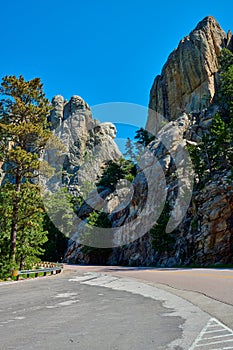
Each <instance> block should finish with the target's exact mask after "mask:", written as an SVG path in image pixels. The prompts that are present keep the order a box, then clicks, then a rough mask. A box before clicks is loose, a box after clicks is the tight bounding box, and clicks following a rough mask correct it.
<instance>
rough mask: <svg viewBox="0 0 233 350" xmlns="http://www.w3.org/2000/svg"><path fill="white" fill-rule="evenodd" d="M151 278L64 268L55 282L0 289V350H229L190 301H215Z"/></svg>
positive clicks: (137, 272) (134, 272)
mask: <svg viewBox="0 0 233 350" xmlns="http://www.w3.org/2000/svg"><path fill="white" fill-rule="evenodd" d="M170 271H171V272H172V271H173V270H170ZM174 271H175V270H174ZM177 271H178V270H177ZM157 272H158V271H157V270H156V269H136V268H132V269H131V268H121V267H114V268H113V267H106V266H105V267H97V266H94V267H93V266H85V267H84V266H70V265H65V269H64V272H63V273H62V274H60V275H57V276H49V277H42V278H38V279H31V280H26V281H19V282H13V283H11V282H10V283H0V315H1V317H0V339H1V343H0V349H1V350H32V349H33V350H34V349H35V350H44V349H49V350H55V349H56V350H66V349H72V350H76V349H78V350H87V349H88V350H89V349H90V350H92V349H95V350H131V349H132V350H141V349H145V350H155V349H156V350H157V349H158V350H213V349H218V350H219V349H229V348H233V331H232V328H230V327H227V326H226V322H225V324H224V323H222V322H221V320H220V319H218V318H216V317H214V312H212V313H211V312H205V310H204V308H202V307H201V308H200V307H199V306H198V300H197V299H198V298H201V297H204V298H207V299H208V300H210V301H211V302H215V303H216V302H217V301H215V300H214V299H211V298H210V297H205V296H203V295H202V294H200V293H199V292H198V293H197V292H192V291H184V290H182V289H178V288H175V287H174V286H173V287H169V286H167V285H166V284H162V283H161V282H163V283H164V282H167V281H164V280H161V279H160V282H159V283H158V282H156V278H155V277H156V276H157V274H158V273H157ZM166 272H167V271H164V273H166ZM224 273H225V272H224ZM229 273H230V272H229ZM158 275H159V276H163V274H162V271H161V270H160V273H159V274H158ZM176 275H177V276H180V274H176ZM166 276H169V275H168V274H167V275H166ZM174 276H175V274H174ZM174 276H173V278H174V279H175V277H174ZM219 276H220V275H219ZM224 276H229V275H227V274H224ZM196 277H197V276H196ZM202 277H203V276H202ZM206 277H207V276H206ZM160 278H164V277H160ZM211 278H214V277H213V276H211ZM229 279H230V278H229ZM168 282H169V281H168ZM172 283H174V284H176V283H178V281H177V280H173V282H172ZM183 283H185V282H184V281H183ZM190 288H191V287H190ZM182 293H184V294H183V295H182ZM179 294H180V295H179ZM187 295H188V297H187ZM191 297H192V298H191ZM189 298H191V299H192V300H190V301H191V302H189V301H188V299H189ZM195 298H196V299H195ZM185 299H186V300H185ZM218 303H219V304H221V305H227V307H229V308H232V306H231V305H229V304H224V303H222V302H219V301H218ZM206 304H208V305H209V307H210V306H211V305H212V304H211V303H207V302H206ZM222 311H223V309H222ZM218 312H220V309H219V310H218Z"/></svg>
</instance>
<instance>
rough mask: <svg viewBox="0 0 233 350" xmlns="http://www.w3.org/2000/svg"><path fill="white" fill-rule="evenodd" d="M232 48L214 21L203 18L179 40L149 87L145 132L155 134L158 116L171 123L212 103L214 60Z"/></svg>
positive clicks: (216, 76) (214, 81)
mask: <svg viewBox="0 0 233 350" xmlns="http://www.w3.org/2000/svg"><path fill="white" fill-rule="evenodd" d="M231 46H232V34H231V32H228V34H226V33H225V32H224V31H223V30H222V29H221V27H220V25H219V24H218V23H217V21H216V20H215V19H214V17H210V16H209V17H206V18H204V19H203V20H202V21H201V22H200V23H199V24H198V25H197V27H196V28H195V29H194V30H193V31H192V32H191V33H190V34H189V35H188V36H186V37H185V38H184V39H182V40H181V41H180V43H179V45H178V48H177V49H175V50H174V51H173V52H172V53H171V54H170V56H169V57H168V60H167V62H166V64H165V65H164V67H163V69H162V73H161V75H158V76H157V77H156V78H155V80H154V83H153V86H152V88H151V92H150V103H149V108H150V112H149V117H148V121H147V130H150V131H152V132H157V126H156V123H157V121H158V119H159V115H161V116H163V117H164V118H166V119H167V120H174V119H176V118H177V117H178V116H180V115H181V114H182V113H183V112H186V113H190V112H200V111H202V110H203V109H204V108H206V107H208V106H209V105H210V104H211V103H212V102H213V100H214V97H215V94H216V91H217V88H218V74H217V72H218V56H219V53H220V51H221V49H222V48H226V47H229V48H230V47H231Z"/></svg>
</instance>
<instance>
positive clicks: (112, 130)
mask: <svg viewBox="0 0 233 350" xmlns="http://www.w3.org/2000/svg"><path fill="white" fill-rule="evenodd" d="M100 126H101V127H102V128H103V129H104V131H105V134H107V135H109V136H110V137H111V138H112V139H115V138H116V133H117V129H116V127H115V125H114V124H112V123H102V124H100Z"/></svg>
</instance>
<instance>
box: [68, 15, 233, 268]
mask: <svg viewBox="0 0 233 350" xmlns="http://www.w3.org/2000/svg"><path fill="white" fill-rule="evenodd" d="M232 43H233V40H232V35H231V33H230V32H229V33H228V34H226V33H225V32H224V31H223V30H222V29H221V28H220V26H219V24H218V23H217V22H216V20H215V19H214V18H213V17H206V18H205V19H204V20H203V21H201V22H200V23H199V24H198V25H197V27H196V28H195V29H194V30H193V31H192V32H191V33H190V35H189V36H187V37H185V38H184V39H183V40H182V41H181V42H180V44H179V46H178V48H177V49H176V50H174V51H173V52H172V53H171V55H170V56H169V58H168V60H167V62H166V64H165V66H164V68H163V70H162V73H161V75H160V76H157V77H156V79H155V81H154V84H153V86H152V89H151V95H150V104H149V116H148V121H147V126H146V128H147V130H148V131H151V132H153V133H156V134H157V139H156V140H155V141H153V142H151V143H150V144H149V145H148V149H149V150H150V153H151V154H153V157H152V160H150V159H149V161H148V159H146V158H145V159H141V164H140V166H139V168H140V170H139V172H138V174H137V176H136V177H135V178H134V180H133V183H132V186H133V188H134V193H133V197H132V199H131V201H129V203H128V205H127V206H126V207H125V208H124V209H122V208H121V202H123V200H122V198H123V199H124V198H126V197H127V190H128V188H127V186H126V187H125V188H124V186H122V187H121V190H119V191H118V192H117V191H115V192H114V193H111V192H110V191H109V189H106V188H102V189H101V191H99V194H100V197H101V198H103V199H104V200H105V202H106V203H105V204H106V207H107V209H108V210H107V211H108V212H109V213H110V215H109V218H110V220H111V222H112V226H113V227H123V226H124V225H127V223H130V225H131V229H132V232H131V238H134V239H135V240H134V241H133V239H131V240H130V242H131V243H128V244H125V245H124V246H121V247H117V248H114V249H113V250H112V253H111V254H110V255H109V257H108V261H107V263H108V264H116V265H138V266H148V265H157V266H174V265H181V264H191V263H192V264H203V265H205V264H206V265H208V264H215V263H233V186H232V181H230V180H229V178H230V171H229V167H228V169H223V168H222V167H220V168H219V169H216V170H215V171H214V172H213V174H211V178H209V180H206V182H205V183H203V187H201V188H198V190H197V189H196V188H195V190H194V191H193V195H192V199H191V201H190V203H189V201H188V206H187V202H186V200H185V198H186V197H183V198H182V197H180V196H179V194H180V193H183V194H185V195H186V194H187V189H188V192H189V191H191V190H192V188H191V187H192V184H191V183H190V181H189V180H190V175H189V172H190V171H192V170H190V168H188V167H187V166H186V165H187V164H186V165H185V164H184V157H183V156H182V152H181V153H180V149H181V148H182V147H184V148H185V146H186V145H188V144H189V145H190V144H191V145H193V146H194V145H195V146H197V145H198V143H199V142H200V141H202V138H203V136H204V135H206V134H208V133H209V131H210V127H211V125H212V119H213V116H214V115H215V114H216V111H217V110H218V106H217V104H216V100H215V96H216V94H217V92H218V87H219V77H218V56H219V54H220V51H221V49H222V48H230V49H231V50H232V48H233V47H232ZM67 108H68V107H67ZM161 115H162V118H161ZM163 118H166V119H167V121H168V123H167V125H166V126H164V127H163V128H162V130H160V131H159V132H158V133H157V131H158V130H159V129H161V119H162V121H163ZM94 129H95V128H94ZM97 134H98V132H97ZM94 139H96V135H95V136H94ZM97 140H98V137H97ZM163 141H165V147H163V145H164V143H163ZM85 142H86V141H85ZM85 142H84V143H85ZM85 144H86V143H85ZM142 158H143V156H142ZM177 162H178V168H177ZM174 163H175V164H174ZM177 170H178V171H177ZM143 173H144V174H149V175H150V176H149V177H147V178H145V176H143ZM178 173H179V174H180V175H178ZM175 174H176V175H175ZM174 175H175V176H174ZM164 176H165V178H166V184H165V188H164V187H163V186H164V183H163V177H164ZM153 186H154V187H153ZM156 186H157V187H156ZM151 188H154V190H153V191H152V192H151V191H150V189H151ZM148 189H149V190H148ZM164 190H166V191H167V200H168V202H169V204H170V205H171V207H173V209H174V208H176V209H177V210H176V211H173V218H174V220H175V219H176V218H177V217H179V215H180V214H179V212H181V214H182V212H183V214H184V215H183V219H182V221H181V222H180V224H179V226H178V227H177V230H175V231H174V232H173V233H172V237H173V239H174V244H173V246H172V248H171V250H168V249H167V251H166V250H165V251H163V252H159V251H156V250H155V249H153V248H152V244H151V236H150V234H149V233H146V234H145V235H143V236H141V237H140V238H138V237H139V236H138V235H137V232H138V231H140V230H141V228H142V226H146V225H147V224H148V222H150V218H151V217H153V215H154V212H155V211H156V210H157V209H156V205H157V204H158V203H160V202H161V201H162V197H163V195H164V193H163V192H164ZM120 191H121V192H120ZM149 192H150V193H149ZM148 194H150V195H148ZM156 196H157V197H156ZM121 197H122V198H121ZM148 197H149V200H148ZM91 201H92V202H93V203H95V202H96V196H95V195H94V196H93V198H91ZM84 209H85V210H84V211H86V208H84ZM170 218H171V217H170ZM178 221H179V220H178ZM150 228H151V226H150V227H149V228H148V231H149V229H150ZM134 233H135V236H133V234H134ZM122 234H123V235H124V234H126V232H125V231H124V230H123V231H122ZM80 248H81V246H80V245H79V244H77V243H76V242H70V245H69V249H68V251H67V254H66V261H69V262H75V263H79V262H87V263H88V262H90V260H89V259H90V256H87V255H85V254H83V253H82V249H80ZM92 262H93V261H92ZM97 262H99V261H97ZM101 263H106V260H105V261H102V262H101Z"/></svg>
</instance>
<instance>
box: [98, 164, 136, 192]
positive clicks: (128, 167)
mask: <svg viewBox="0 0 233 350" xmlns="http://www.w3.org/2000/svg"><path fill="white" fill-rule="evenodd" d="M135 176H136V166H135V164H134V163H133V162H132V161H130V160H126V159H124V158H120V159H119V160H117V161H112V160H110V161H109V162H107V167H106V169H105V171H104V172H103V175H102V177H101V179H100V180H99V182H98V184H97V185H98V186H104V187H108V188H110V189H111V190H112V191H114V190H115V187H116V184H117V181H118V180H120V179H126V180H128V181H130V182H131V181H132V180H133V179H134V177H135Z"/></svg>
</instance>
